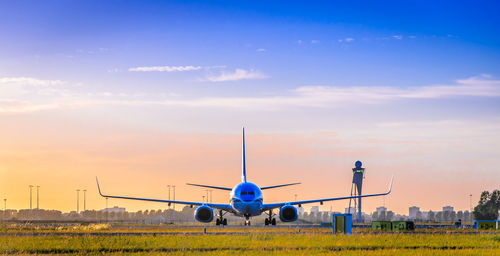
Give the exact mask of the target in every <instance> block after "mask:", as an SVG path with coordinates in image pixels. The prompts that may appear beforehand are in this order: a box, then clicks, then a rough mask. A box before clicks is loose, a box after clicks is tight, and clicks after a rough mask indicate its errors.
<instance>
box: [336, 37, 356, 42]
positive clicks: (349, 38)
mask: <svg viewBox="0 0 500 256" xmlns="http://www.w3.org/2000/svg"><path fill="white" fill-rule="evenodd" d="M338 41H339V43H342V42H346V43H350V42H352V41H354V38H352V37H348V38H345V39H339V40H338Z"/></svg>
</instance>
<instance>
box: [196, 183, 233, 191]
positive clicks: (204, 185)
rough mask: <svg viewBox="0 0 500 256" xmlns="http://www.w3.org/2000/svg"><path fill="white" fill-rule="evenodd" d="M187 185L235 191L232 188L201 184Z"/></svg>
mask: <svg viewBox="0 0 500 256" xmlns="http://www.w3.org/2000/svg"><path fill="white" fill-rule="evenodd" d="M186 185H189V186H197V187H203V188H213V189H220V190H229V191H231V190H233V189H232V188H225V187H216V186H209V185H200V184H192V183H186Z"/></svg>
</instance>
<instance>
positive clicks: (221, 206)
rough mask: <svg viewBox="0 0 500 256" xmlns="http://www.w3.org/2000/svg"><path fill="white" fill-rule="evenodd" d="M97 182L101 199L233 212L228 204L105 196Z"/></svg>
mask: <svg viewBox="0 0 500 256" xmlns="http://www.w3.org/2000/svg"><path fill="white" fill-rule="evenodd" d="M95 180H96V182H97V189H98V190H99V194H100V195H101V196H102V197H106V198H117V199H130V200H141V201H149V202H159V203H168V204H169V205H170V204H185V205H191V206H193V205H207V206H210V207H212V208H215V209H220V210H224V211H226V212H234V210H233V208H232V207H231V205H230V204H212V203H201V202H189V201H174V200H164V199H151V198H140V197H127V196H112V195H105V194H103V193H102V192H101V187H100V186H99V180H97V177H96V178H95Z"/></svg>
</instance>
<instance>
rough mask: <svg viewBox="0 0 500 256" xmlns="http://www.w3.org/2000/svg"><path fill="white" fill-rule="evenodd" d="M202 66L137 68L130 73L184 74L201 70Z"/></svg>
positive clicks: (130, 69)
mask: <svg viewBox="0 0 500 256" xmlns="http://www.w3.org/2000/svg"><path fill="white" fill-rule="evenodd" d="M200 69H202V67H201V66H150V67H135V68H129V69H128V71H131V72H152V71H157V72H182V71H193V70H200Z"/></svg>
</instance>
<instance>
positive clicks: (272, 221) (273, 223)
mask: <svg viewBox="0 0 500 256" xmlns="http://www.w3.org/2000/svg"><path fill="white" fill-rule="evenodd" d="M271 225H273V226H276V218H273V219H272V220H271Z"/></svg>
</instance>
